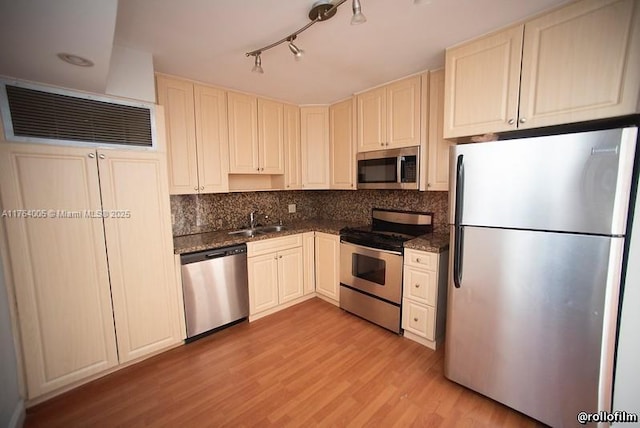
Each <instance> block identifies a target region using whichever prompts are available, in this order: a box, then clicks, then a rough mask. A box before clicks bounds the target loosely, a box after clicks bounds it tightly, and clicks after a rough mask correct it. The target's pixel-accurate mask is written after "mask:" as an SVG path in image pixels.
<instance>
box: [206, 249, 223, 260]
mask: <svg viewBox="0 0 640 428" xmlns="http://www.w3.org/2000/svg"><path fill="white" fill-rule="evenodd" d="M225 255H226V252H225V251H221V252H219V253H209V254H205V256H204V257H205V258H206V259H217V258H220V257H224V256H225Z"/></svg>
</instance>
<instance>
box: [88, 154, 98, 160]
mask: <svg viewBox="0 0 640 428" xmlns="http://www.w3.org/2000/svg"><path fill="white" fill-rule="evenodd" d="M87 156H89V159H93V158H95V157H96V154H95V153H89V154H88V155H87Z"/></svg>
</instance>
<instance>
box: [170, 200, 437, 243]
mask: <svg viewBox="0 0 640 428" xmlns="http://www.w3.org/2000/svg"><path fill="white" fill-rule="evenodd" d="M289 204H295V205H296V212H295V213H291V214H290V213H289V212H288V206H289ZM447 206H448V192H417V191H411V190H357V191H350V190H319V191H309V190H305V191H278V192H246V193H211V194H206V195H174V196H171V214H172V218H173V235H174V236H179V235H189V234H193V233H202V232H210V231H214V230H221V229H238V228H242V227H246V226H248V224H249V213H250V212H251V211H253V210H255V211H257V212H258V213H261V214H263V215H267V216H269V218H268V220H267V221H266V222H265V220H264V219H263V217H260V216H259V217H258V220H259V221H260V222H261V223H276V222H278V221H279V220H282V221H283V222H284V223H285V224H286V223H287V222H289V221H294V220H308V219H313V218H322V219H336V220H346V221H350V222H356V223H362V224H367V223H369V222H370V221H371V208H374V207H375V208H392V209H400V210H411V211H431V212H433V213H434V214H433V216H434V217H433V221H434V230H435V231H436V232H440V231H445V230H446V228H447Z"/></svg>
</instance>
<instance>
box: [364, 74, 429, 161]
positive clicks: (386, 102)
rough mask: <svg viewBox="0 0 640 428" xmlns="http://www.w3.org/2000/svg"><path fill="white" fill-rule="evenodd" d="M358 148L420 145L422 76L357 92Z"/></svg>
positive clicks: (371, 148) (369, 149) (369, 148)
mask: <svg viewBox="0 0 640 428" xmlns="http://www.w3.org/2000/svg"><path fill="white" fill-rule="evenodd" d="M356 100H357V130H358V132H357V142H358V152H366V151H371V150H381V149H388V148H399V147H411V146H418V145H420V76H414V77H410V78H407V79H403V80H399V81H397V82H394V83H391V84H389V85H386V86H383V87H380V88H376V89H373V90H371V91H367V92H364V93H362V94H358V95H357V97H356Z"/></svg>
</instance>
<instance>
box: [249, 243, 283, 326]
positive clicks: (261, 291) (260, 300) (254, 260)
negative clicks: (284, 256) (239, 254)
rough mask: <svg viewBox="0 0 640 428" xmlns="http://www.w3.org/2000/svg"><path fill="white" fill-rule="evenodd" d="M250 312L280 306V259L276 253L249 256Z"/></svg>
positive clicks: (252, 313)
mask: <svg viewBox="0 0 640 428" xmlns="http://www.w3.org/2000/svg"><path fill="white" fill-rule="evenodd" d="M247 270H248V273H249V314H250V315H254V314H257V313H260V312H262V311H266V310H267V309H271V308H274V307H276V306H278V294H279V293H278V260H277V258H276V257H275V253H274V254H264V255H262V256H255V257H248V258H247Z"/></svg>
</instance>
